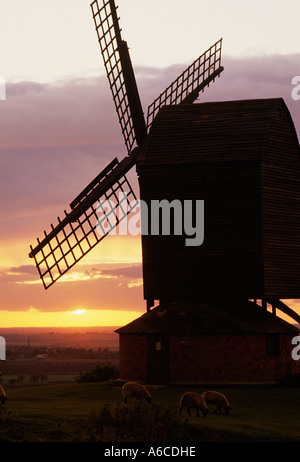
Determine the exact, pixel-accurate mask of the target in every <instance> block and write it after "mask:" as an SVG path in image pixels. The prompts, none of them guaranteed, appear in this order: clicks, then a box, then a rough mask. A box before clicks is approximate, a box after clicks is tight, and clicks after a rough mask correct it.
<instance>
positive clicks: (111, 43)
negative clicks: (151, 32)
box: [29, 0, 223, 289]
mask: <svg viewBox="0 0 300 462" xmlns="http://www.w3.org/2000/svg"><path fill="white" fill-rule="evenodd" d="M91 9H92V14H93V19H94V23H95V28H96V32H97V36H98V41H99V44H100V48H101V53H102V57H103V61H104V66H105V69H106V73H107V77H108V81H109V86H110V89H111V92H112V96H113V101H114V104H115V108H116V112H117V115H118V118H119V122H120V125H121V129H122V133H123V137H124V142H125V146H126V150H127V156H126V157H124V158H123V159H122V160H121V161H119V160H118V159H117V158H115V159H113V160H112V161H111V162H110V163H109V165H107V167H106V168H105V169H104V170H103V171H101V172H100V173H99V174H98V175H97V177H96V178H95V179H94V180H93V181H92V182H91V183H90V184H89V185H88V186H87V187H86V188H85V189H84V190H83V191H81V192H80V194H79V195H78V196H77V197H76V198H75V199H74V200H73V201H72V202H71V204H70V211H68V212H66V211H65V212H64V213H65V215H64V217H63V218H62V219H61V218H59V217H58V223H57V224H56V225H55V226H54V225H53V224H51V230H50V232H46V231H44V237H43V239H41V240H40V239H38V243H37V245H36V246H35V247H34V248H33V247H32V246H31V251H30V254H29V256H30V257H31V258H33V259H34V261H35V264H36V267H37V269H38V272H39V275H40V278H41V280H42V282H43V285H44V288H45V289H48V288H49V287H50V286H51V285H52V284H54V283H55V282H56V281H57V280H58V279H59V278H61V277H62V276H63V275H64V274H65V273H66V272H67V271H68V270H69V269H70V268H72V267H73V266H74V265H75V264H76V263H77V262H78V261H79V260H81V259H82V258H83V257H84V256H85V255H86V254H87V253H88V252H89V251H90V250H92V249H93V248H94V247H95V246H96V245H97V244H98V243H99V242H100V241H101V240H102V239H103V238H104V237H105V236H107V235H108V234H110V232H111V231H112V230H113V229H114V228H115V226H118V224H119V223H120V222H121V221H122V220H123V219H124V218H125V217H126V216H127V215H128V214H129V213H130V212H131V211H132V209H133V208H134V206H135V204H136V202H135V201H136V194H135V192H134V191H133V189H132V187H131V185H130V184H129V181H128V179H127V177H126V174H127V172H128V171H129V170H130V169H132V168H133V167H134V166H135V165H136V164H137V159H138V156H139V153H140V152H141V151H142V150H145V149H146V147H145V146H146V145H147V137H148V134H149V131H150V130H151V126H152V124H153V121H154V120H155V117H156V115H157V114H158V112H159V110H160V109H161V107H163V106H164V105H177V104H191V103H193V102H194V101H195V100H196V99H197V97H198V95H199V93H200V92H201V91H203V90H204V88H205V87H207V86H209V84H210V83H211V82H213V81H214V80H215V79H216V77H219V76H220V74H221V72H222V71H223V67H222V66H221V47H222V39H220V40H219V41H217V42H216V43H215V44H214V45H212V46H211V47H210V48H209V49H208V50H207V51H206V52H205V53H203V54H202V55H201V56H200V57H199V58H198V59H196V60H195V61H194V62H193V63H192V64H191V65H190V66H189V67H188V68H187V69H186V70H185V71H184V72H182V74H181V75H179V76H178V78H177V79H176V80H175V81H174V82H172V83H171V84H170V85H169V86H168V87H167V88H166V90H165V91H164V92H163V93H161V95H159V97H158V98H157V99H155V101H153V103H152V104H151V105H150V106H149V107H148V113H147V119H146V120H145V118H144V113H143V109H142V105H141V101H140V97H139V93H138V89H137V84H136V80H135V75H134V71H133V67H132V63H131V60H130V56H129V51H128V46H127V43H126V41H124V40H123V39H122V37H121V30H120V27H119V19H118V16H117V8H116V6H115V3H114V0H101V1H97V0H95V1H93V2H92V3H91ZM104 202H105V203H106V204H108V203H109V204H112V206H111V209H110V210H108V211H107V210H106V211H105V213H103V216H102V219H99V209H100V210H101V204H103V203H104ZM99 231H100V232H99Z"/></svg>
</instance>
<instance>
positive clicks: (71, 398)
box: [0, 382, 300, 442]
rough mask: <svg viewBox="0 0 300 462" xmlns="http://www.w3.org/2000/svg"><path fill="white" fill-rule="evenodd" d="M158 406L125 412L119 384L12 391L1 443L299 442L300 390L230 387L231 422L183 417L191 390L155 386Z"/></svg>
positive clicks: (0, 413)
mask: <svg viewBox="0 0 300 462" xmlns="http://www.w3.org/2000/svg"><path fill="white" fill-rule="evenodd" d="M149 389H150V391H151V394H152V397H153V405H148V404H146V403H142V402H141V403H139V402H136V401H135V400H133V401H132V402H131V403H130V404H129V405H127V406H125V405H124V404H123V402H122V396H121V389H120V384H119V383H118V382H102V383H69V384H58V385H47V384H44V385H36V386H28V387H20V388H10V389H7V395H8V399H7V403H6V405H5V406H4V407H2V408H1V409H0V442H5V441H13V442H19V441H21V442H39V441H40V442H60V441H66V442H88V441H91V442H94V441H104V442H105V441H119V442H122V441H130V442H132V441H145V442H151V441H153V442H154V441H155V442H163V441H174V442H176V441H177V442H202V441H208V442H249V441H250V442H253V441H258V442H260V441H262V442H278V441H285V442H287V441H296V442H300V425H299V424H300V417H299V416H300V393H299V388H283V387H232V388H230V387H227V388H220V389H219V391H222V392H225V394H226V395H227V397H228V398H229V401H230V404H231V406H232V411H231V413H230V415H229V416H226V415H225V414H221V415H219V414H213V412H212V409H211V412H209V414H208V416H207V417H206V418H204V417H202V416H201V417H198V418H197V417H196V416H195V415H194V414H193V416H192V417H191V418H190V417H189V416H188V414H187V413H186V412H184V413H183V415H182V417H181V418H180V416H179V412H178V404H179V399H180V396H181V394H182V393H183V392H184V391H187V390H191V389H192V390H194V391H198V392H202V391H204V390H205V388H204V387H201V388H199V389H197V388H195V387H149ZM4 423H5V425H3V424H4Z"/></svg>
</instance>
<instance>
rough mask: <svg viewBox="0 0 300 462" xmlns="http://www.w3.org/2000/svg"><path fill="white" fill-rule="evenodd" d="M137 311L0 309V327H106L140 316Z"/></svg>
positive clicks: (124, 322) (127, 321) (125, 322)
mask: <svg viewBox="0 0 300 462" xmlns="http://www.w3.org/2000/svg"><path fill="white" fill-rule="evenodd" d="M142 314H143V313H142V312H138V311H117V310H86V309H76V310H74V311H61V312H58V311H56V312H41V311H38V310H36V309H34V308H31V309H30V310H28V311H4V310H1V327H2V328H5V327H92V326H94V327H106V326H123V325H125V324H128V323H129V322H131V321H133V320H134V319H136V318H138V317H139V316H141V315H142Z"/></svg>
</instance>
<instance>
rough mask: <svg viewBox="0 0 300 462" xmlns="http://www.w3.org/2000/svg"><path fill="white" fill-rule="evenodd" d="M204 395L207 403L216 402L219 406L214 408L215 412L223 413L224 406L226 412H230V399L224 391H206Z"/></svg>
mask: <svg viewBox="0 0 300 462" xmlns="http://www.w3.org/2000/svg"><path fill="white" fill-rule="evenodd" d="M202 397H203V399H204V400H205V402H206V404H215V405H216V406H217V407H216V409H215V410H214V413H216V412H220V413H221V409H222V408H223V409H224V411H225V413H226V414H228V413H229V411H230V409H231V407H230V404H229V401H228V399H227V398H226V396H225V395H223V393H219V392H218V391H205V392H204V393H202Z"/></svg>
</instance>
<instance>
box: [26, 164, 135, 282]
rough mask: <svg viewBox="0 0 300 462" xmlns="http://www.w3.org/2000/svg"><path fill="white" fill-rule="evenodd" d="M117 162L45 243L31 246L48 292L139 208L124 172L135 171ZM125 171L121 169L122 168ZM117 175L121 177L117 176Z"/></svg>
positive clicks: (84, 193)
mask: <svg viewBox="0 0 300 462" xmlns="http://www.w3.org/2000/svg"><path fill="white" fill-rule="evenodd" d="M125 161H126V162H125V166H123V165H121V163H119V162H118V160H117V159H114V160H113V161H112V162H111V163H110V164H109V166H108V167H106V168H105V169H104V170H103V172H101V173H100V174H99V175H98V176H97V177H96V178H95V180H93V182H91V183H90V185H88V186H87V187H86V188H85V189H84V190H83V191H82V193H81V194H80V195H79V196H78V197H77V198H76V199H75V200H74V201H73V202H72V203H71V204H70V207H71V211H70V212H69V213H67V212H65V217H64V219H63V220H61V219H60V218H58V225H57V226H56V227H54V226H53V225H51V228H52V230H51V232H50V233H48V234H47V233H46V232H45V231H44V235H45V237H44V239H43V241H40V240H39V239H38V240H37V241H38V245H37V246H36V247H35V248H32V246H31V252H30V254H29V256H30V257H32V258H34V261H35V264H36V267H37V269H38V272H39V275H40V278H41V280H42V282H43V285H44V288H45V289H48V288H49V287H50V286H51V285H52V284H54V282H56V281H57V280H58V279H59V278H61V277H62V276H63V275H64V274H65V273H66V272H67V271H68V270H69V269H70V268H72V267H73V266H74V265H75V264H76V263H77V262H78V261H79V260H81V259H82V258H83V257H84V256H85V255H86V254H87V253H88V252H90V250H92V249H93V248H94V247H95V246H96V245H97V244H98V243H99V242H100V241H101V240H102V239H103V238H104V237H105V236H107V235H108V234H111V233H112V231H113V230H114V229H115V228H116V227H117V226H118V225H119V223H120V222H121V221H122V220H124V218H126V216H127V215H128V214H129V213H130V212H131V211H132V210H133V209H134V208H135V207H136V206H137V205H138V201H137V198H136V196H135V193H134V191H133V189H132V188H131V186H130V184H129V182H128V180H127V178H126V176H125V175H123V174H122V171H124V170H125V168H126V165H127V168H128V169H129V168H131V165H130V162H128V158H126V159H125ZM119 167H121V168H119ZM116 173H117V174H116Z"/></svg>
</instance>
